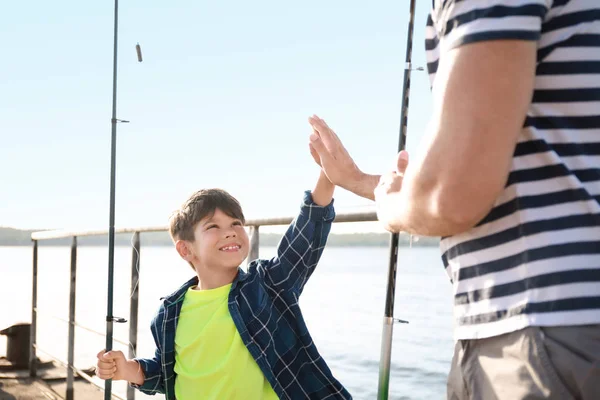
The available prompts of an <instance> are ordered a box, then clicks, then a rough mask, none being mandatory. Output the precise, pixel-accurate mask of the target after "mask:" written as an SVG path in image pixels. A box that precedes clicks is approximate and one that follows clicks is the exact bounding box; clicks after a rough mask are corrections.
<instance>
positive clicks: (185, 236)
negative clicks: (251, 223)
mask: <svg viewBox="0 0 600 400" xmlns="http://www.w3.org/2000/svg"><path fill="white" fill-rule="evenodd" d="M217 209H219V210H221V211H222V212H224V213H225V214H227V215H228V216H230V217H231V218H237V219H239V220H240V221H242V224H245V223H246V219H245V218H244V213H243V212H242V207H241V206H240V203H239V202H238V201H237V200H236V198H235V197H233V196H232V195H230V194H229V193H227V192H226V191H225V190H223V189H202V190H199V191H197V192H196V193H194V194H193V195H191V196H190V198H189V199H188V200H187V201H186V202H185V203H183V204H182V206H181V207H180V208H179V210H177V211H175V212H173V214H171V218H169V233H170V234H171V238H172V239H173V241H174V242H175V241H177V240H188V241H190V242H193V241H194V239H195V237H194V228H195V227H196V225H197V224H198V222H200V220H202V219H203V218H205V217H211V216H212V215H213V214H214V213H215V211H216V210H217Z"/></svg>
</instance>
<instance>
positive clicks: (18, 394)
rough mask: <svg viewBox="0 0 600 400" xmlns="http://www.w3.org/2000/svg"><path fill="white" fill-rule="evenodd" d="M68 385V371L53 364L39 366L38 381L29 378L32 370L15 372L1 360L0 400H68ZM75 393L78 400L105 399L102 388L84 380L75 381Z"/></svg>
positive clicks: (74, 395) (48, 362) (4, 360)
mask: <svg viewBox="0 0 600 400" xmlns="http://www.w3.org/2000/svg"><path fill="white" fill-rule="evenodd" d="M86 372H87V371H86ZM89 372H91V371H89ZM66 382H67V372H66V369H65V368H64V367H62V366H60V365H59V364H56V363H54V362H51V361H47V362H42V363H40V365H39V366H38V377H37V378H30V377H29V370H14V369H12V368H11V366H10V363H8V362H7V361H6V359H4V358H0V400H38V399H43V400H59V399H65V398H66V390H67V383H66ZM73 389H74V391H73V397H74V399H76V400H79V399H85V400H88V399H89V400H103V399H104V393H103V392H102V391H101V390H100V389H99V388H97V387H96V386H94V385H92V384H91V383H89V382H87V381H86V380H83V379H81V378H76V379H75V381H74V383H73Z"/></svg>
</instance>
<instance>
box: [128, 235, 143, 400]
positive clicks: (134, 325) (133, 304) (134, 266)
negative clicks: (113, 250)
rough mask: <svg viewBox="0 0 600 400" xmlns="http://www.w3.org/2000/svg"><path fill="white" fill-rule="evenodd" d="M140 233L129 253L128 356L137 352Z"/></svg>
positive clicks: (132, 391)
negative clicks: (131, 251) (130, 253)
mask: <svg viewBox="0 0 600 400" xmlns="http://www.w3.org/2000/svg"><path fill="white" fill-rule="evenodd" d="M139 268H140V233H139V232H136V233H135V234H134V236H133V253H132V255H131V299H130V300H129V358H130V359H131V358H134V357H135V356H136V353H137V330H138V305H139V294H140V269H139ZM133 399H135V389H134V388H132V387H131V386H129V385H127V400H133Z"/></svg>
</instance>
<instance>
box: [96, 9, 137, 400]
mask: <svg viewBox="0 0 600 400" xmlns="http://www.w3.org/2000/svg"><path fill="white" fill-rule="evenodd" d="M118 35H119V0H115V12H114V38H113V83H112V117H111V119H110V122H111V138H110V209H109V222H108V295H107V300H106V345H105V351H106V352H108V351H110V350H112V347H113V323H114V322H118V323H124V322H127V320H126V319H125V318H120V317H115V316H113V297H114V295H113V293H114V275H115V274H114V271H115V182H116V166H117V122H122V123H129V121H126V120H122V119H117V47H118ZM135 49H136V53H137V59H138V62H142V50H141V48H140V45H139V43H138V44H137V45H136V46H135ZM111 398H112V379H107V380H105V381H104V400H111Z"/></svg>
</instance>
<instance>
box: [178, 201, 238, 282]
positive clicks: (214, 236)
mask: <svg viewBox="0 0 600 400" xmlns="http://www.w3.org/2000/svg"><path fill="white" fill-rule="evenodd" d="M194 237H195V240H194V241H193V242H189V245H190V247H191V249H190V250H191V254H190V255H191V256H192V257H193V259H192V260H188V261H190V262H191V263H192V264H194V266H197V265H198V264H199V265H201V266H203V267H204V268H205V269H208V270H215V272H218V270H221V269H231V268H236V269H237V267H239V266H240V264H241V263H242V262H243V261H244V260H245V259H246V257H247V256H248V252H249V250H250V249H249V248H250V244H249V240H248V234H247V233H246V230H245V229H244V225H243V224H242V222H241V221H240V220H239V219H237V218H232V217H230V216H228V215H227V214H225V213H224V212H223V211H221V210H219V209H216V210H215V213H214V214H213V215H212V216H208V217H205V218H203V219H202V220H200V222H198V224H197V225H196V228H195V229H194Z"/></svg>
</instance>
